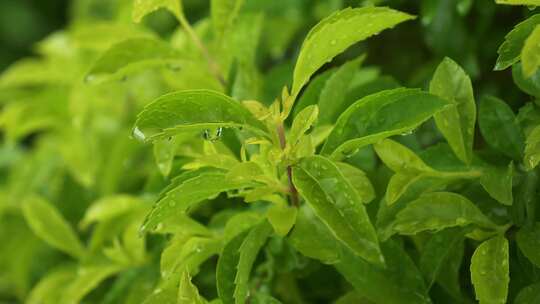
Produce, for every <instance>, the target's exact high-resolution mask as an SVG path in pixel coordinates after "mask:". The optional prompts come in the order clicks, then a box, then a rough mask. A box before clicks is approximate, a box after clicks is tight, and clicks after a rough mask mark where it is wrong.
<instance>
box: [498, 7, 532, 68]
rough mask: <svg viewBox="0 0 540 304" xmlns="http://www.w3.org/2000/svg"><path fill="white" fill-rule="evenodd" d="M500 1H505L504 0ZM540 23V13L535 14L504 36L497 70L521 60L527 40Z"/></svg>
mask: <svg viewBox="0 0 540 304" xmlns="http://www.w3.org/2000/svg"><path fill="white" fill-rule="evenodd" d="M498 1H500V2H503V1H504V0H503V1H501V0H498ZM510 1H511V0H510ZM510 1H505V2H510ZM531 1H537V0H531ZM538 24H540V14H536V15H533V16H531V17H529V18H528V19H527V20H525V21H523V22H521V23H519V24H517V25H516V26H515V27H514V29H513V30H512V31H510V32H509V33H508V34H507V35H506V37H504V42H503V44H501V46H500V47H499V50H498V51H497V53H499V58H497V64H496V65H495V70H504V69H506V68H508V67H509V66H511V65H513V64H514V63H516V62H518V61H519V58H520V55H521V50H522V49H523V45H524V44H525V40H526V39H527V37H529V35H530V34H531V32H532V31H533V30H534V28H535V27H536V25H538Z"/></svg>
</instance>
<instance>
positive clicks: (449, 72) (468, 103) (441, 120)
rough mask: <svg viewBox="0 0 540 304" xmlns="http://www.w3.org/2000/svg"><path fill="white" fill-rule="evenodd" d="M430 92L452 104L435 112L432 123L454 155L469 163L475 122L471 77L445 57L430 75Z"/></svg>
mask: <svg viewBox="0 0 540 304" xmlns="http://www.w3.org/2000/svg"><path fill="white" fill-rule="evenodd" d="M429 92H430V93H432V94H435V95H437V96H440V97H442V98H445V99H447V100H448V101H450V103H451V104H453V105H454V107H449V108H447V109H445V110H443V111H441V112H439V113H437V114H435V123H436V124H437V128H438V129H439V130H440V131H441V133H442V134H443V135H444V137H445V138H446V140H447V141H448V143H449V144H450V147H452V150H454V153H456V155H457V157H458V158H459V159H461V160H462V161H463V162H464V163H466V164H469V163H470V162H471V159H472V145H473V140H474V125H475V122H476V105H475V102H474V94H473V89H472V84H471V79H470V78H469V76H468V75H467V74H466V73H465V71H463V69H462V68H461V67H460V66H459V65H458V64H457V63H456V62H454V61H453V60H452V59H450V58H445V59H444V60H443V61H442V62H441V64H440V65H439V67H438V68H437V70H436V71H435V74H434V75H433V78H432V79H431V82H430V85H429Z"/></svg>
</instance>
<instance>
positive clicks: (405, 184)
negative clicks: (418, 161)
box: [384, 172, 429, 205]
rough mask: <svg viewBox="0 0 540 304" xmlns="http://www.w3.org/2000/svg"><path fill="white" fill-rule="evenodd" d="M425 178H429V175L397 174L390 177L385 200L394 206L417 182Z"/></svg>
mask: <svg viewBox="0 0 540 304" xmlns="http://www.w3.org/2000/svg"><path fill="white" fill-rule="evenodd" d="M424 177H429V175H428V174H415V173H413V174H411V173H399V172H398V173H396V174H394V175H392V177H390V180H389V181H388V185H387V186H386V193H385V195H384V198H385V200H386V203H387V204H388V205H392V204H394V203H395V202H397V201H398V199H399V198H400V197H401V196H402V195H403V194H405V193H406V192H407V190H408V189H409V188H410V187H411V186H412V185H413V184H414V183H416V182H418V181H419V180H421V179H422V178H424Z"/></svg>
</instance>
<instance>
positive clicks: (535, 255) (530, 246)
mask: <svg viewBox="0 0 540 304" xmlns="http://www.w3.org/2000/svg"><path fill="white" fill-rule="evenodd" d="M516 240H517V244H518V247H519V249H520V250H521V252H523V254H524V255H525V256H526V257H527V258H528V259H529V260H530V261H531V262H532V263H533V264H535V265H536V266H537V267H540V243H539V240H540V223H535V224H534V225H533V226H532V227H523V228H521V229H520V230H519V231H518V233H517V234H516Z"/></svg>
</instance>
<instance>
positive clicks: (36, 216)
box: [22, 196, 85, 258]
mask: <svg viewBox="0 0 540 304" xmlns="http://www.w3.org/2000/svg"><path fill="white" fill-rule="evenodd" d="M22 211H23V214H24V218H25V219H26V221H27V223H28V225H29V226H30V228H31V229H32V231H33V232H34V233H35V234H36V235H37V236H38V237H40V238H41V239H43V240H44V241H45V242H47V244H49V245H51V246H53V247H55V248H57V249H60V250H62V251H64V252H66V253H67V254H69V255H71V256H73V257H75V258H80V257H82V256H83V255H84V253H85V249H84V247H83V245H82V244H81V241H80V240H79V238H78V237H77V234H75V232H74V231H73V229H72V228H71V227H70V225H69V223H67V222H66V220H65V219H64V218H63V217H62V215H61V214H60V213H59V212H58V211H57V210H56V208H54V206H53V205H51V204H50V203H49V202H47V201H45V200H44V199H42V198H39V197H37V196H32V197H29V198H27V199H26V200H25V201H24V202H23V204H22Z"/></svg>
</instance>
